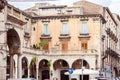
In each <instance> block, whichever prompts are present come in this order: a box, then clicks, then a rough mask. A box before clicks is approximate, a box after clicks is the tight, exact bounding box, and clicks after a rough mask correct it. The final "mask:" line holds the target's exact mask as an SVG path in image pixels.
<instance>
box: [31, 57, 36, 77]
mask: <svg viewBox="0 0 120 80" xmlns="http://www.w3.org/2000/svg"><path fill="white" fill-rule="evenodd" d="M29 69H30V78H36V57H33V58H32V60H31V63H30V65H29Z"/></svg>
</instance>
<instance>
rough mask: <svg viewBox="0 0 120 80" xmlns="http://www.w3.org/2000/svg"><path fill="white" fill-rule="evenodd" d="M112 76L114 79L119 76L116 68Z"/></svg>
mask: <svg viewBox="0 0 120 80" xmlns="http://www.w3.org/2000/svg"><path fill="white" fill-rule="evenodd" d="M114 75H115V76H114V77H118V75H119V74H118V70H117V67H114Z"/></svg>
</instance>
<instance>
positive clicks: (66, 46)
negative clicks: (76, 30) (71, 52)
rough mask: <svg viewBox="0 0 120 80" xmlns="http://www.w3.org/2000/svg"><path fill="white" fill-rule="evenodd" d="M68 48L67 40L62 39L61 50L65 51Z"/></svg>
mask: <svg viewBox="0 0 120 80" xmlns="http://www.w3.org/2000/svg"><path fill="white" fill-rule="evenodd" d="M67 50H68V42H67V41H62V51H63V52H66V51H67Z"/></svg>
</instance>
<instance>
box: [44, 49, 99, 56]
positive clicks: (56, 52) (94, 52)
mask: <svg viewBox="0 0 120 80" xmlns="http://www.w3.org/2000/svg"><path fill="white" fill-rule="evenodd" d="M46 55H53V56H55V55H56V56H57V55H61V56H80V55H84V56H98V54H97V50H94V49H91V50H87V52H84V53H83V51H81V50H68V51H66V52H62V50H54V51H53V50H52V51H50V52H49V54H46Z"/></svg>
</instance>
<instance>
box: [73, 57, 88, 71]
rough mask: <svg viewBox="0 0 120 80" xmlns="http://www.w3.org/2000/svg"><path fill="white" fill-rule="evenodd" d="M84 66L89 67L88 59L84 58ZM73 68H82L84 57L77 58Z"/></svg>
mask: <svg viewBox="0 0 120 80" xmlns="http://www.w3.org/2000/svg"><path fill="white" fill-rule="evenodd" d="M83 66H84V67H85V68H86V69H89V68H90V66H89V64H88V62H87V61H86V60H83ZM72 68H73V69H81V68H82V59H77V60H75V61H74V62H73V64H72Z"/></svg>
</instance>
